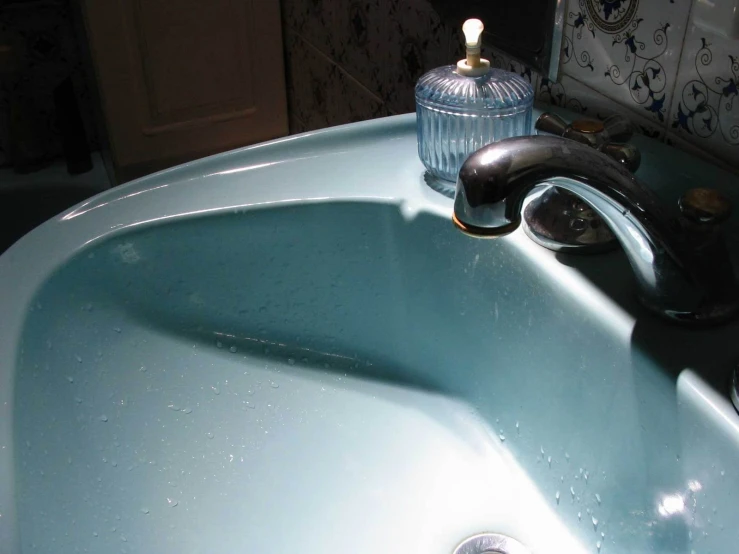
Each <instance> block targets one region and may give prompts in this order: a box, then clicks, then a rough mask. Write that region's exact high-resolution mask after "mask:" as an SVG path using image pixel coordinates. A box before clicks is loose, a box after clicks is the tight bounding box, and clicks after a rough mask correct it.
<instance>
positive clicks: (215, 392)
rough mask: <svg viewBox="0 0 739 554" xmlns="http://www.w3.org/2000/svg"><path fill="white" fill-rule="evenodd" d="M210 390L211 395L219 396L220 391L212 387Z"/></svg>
mask: <svg viewBox="0 0 739 554" xmlns="http://www.w3.org/2000/svg"><path fill="white" fill-rule="evenodd" d="M210 388H211V390H212V391H213V394H215V395H216V396H218V395H219V394H221V389H219V388H218V387H216V386H212V387H210Z"/></svg>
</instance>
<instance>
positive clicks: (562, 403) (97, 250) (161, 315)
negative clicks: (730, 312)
mask: <svg viewBox="0 0 739 554" xmlns="http://www.w3.org/2000/svg"><path fill="white" fill-rule="evenodd" d="M638 146H639V148H640V149H641V150H642V156H643V163H642V169H640V171H639V176H640V177H641V178H642V180H643V181H644V182H646V183H648V184H649V185H650V186H652V187H654V189H655V191H656V192H657V194H658V195H660V196H661V197H662V198H664V199H665V202H671V203H674V199H675V198H677V197H678V196H679V194H680V193H681V192H682V191H683V190H685V189H687V188H689V187H691V186H695V185H696V184H701V185H711V186H715V187H718V188H721V189H722V190H724V191H726V193H727V194H728V195H729V196H730V197H732V198H733V199H734V201H735V202H736V200H737V198H736V196H737V195H736V193H735V192H734V191H735V190H736V185H737V183H736V178H735V177H732V176H730V175H728V174H726V173H724V172H722V171H720V170H718V169H715V168H712V167H710V166H707V165H705V164H702V163H700V162H698V161H696V160H693V159H689V156H687V155H684V154H681V155H680V157H679V158H680V159H679V160H676V159H675V156H674V155H673V154H672V151H671V150H670V149H669V148H667V147H666V146H664V145H662V144H658V143H656V142H653V141H650V140H648V139H644V138H641V139H638ZM732 187H733V188H732ZM451 211H452V201H451V200H450V199H448V198H446V197H444V196H442V195H440V194H438V193H437V192H434V191H433V190H431V189H430V188H428V187H427V186H426V184H425V183H424V179H423V166H422V165H421V163H420V161H419V160H418V158H417V155H416V138H415V118H414V116H412V115H408V116H398V117H393V118H387V119H383V120H377V121H373V122H365V123H360V124H353V125H349V126H345V127H341V128H335V129H331V130H327V131H321V132H316V133H310V134H306V135H302V136H298V137H290V138H287V139H282V140H279V141H275V142H272V143H268V144H264V145H259V146H256V147H251V148H247V149H242V150H238V151H233V152H230V153H226V154H222V155H219V156H215V157H211V158H206V159H204V160H200V161H197V162H192V163H190V164H186V165H184V166H180V167H178V168H174V169H171V170H167V171H164V172H162V173H159V174H155V175H153V176H150V177H147V178H144V179H140V180H138V181H134V182H132V183H129V184H127V185H125V186H122V187H119V188H116V189H114V190H111V191H108V192H106V193H103V194H101V195H98V196H96V197H94V198H92V199H90V200H87V201H86V202H84V203H82V204H79V205H77V206H76V207H74V208H72V209H71V210H69V211H67V212H65V213H63V214H61V215H60V216H58V217H56V218H54V219H52V220H50V221H49V222H47V223H45V224H43V225H42V226H41V227H39V228H37V229H36V230H34V231H33V232H31V233H30V234H28V235H27V236H26V237H24V238H23V239H21V240H20V241H19V242H18V243H16V244H15V245H14V246H13V247H11V248H10V249H9V250H8V251H7V252H6V253H5V254H3V255H2V256H0V281H1V282H2V283H3V285H4V286H3V291H4V292H3V293H2V294H0V308H1V309H2V313H3V315H4V317H3V320H2V324H1V325H0V362H1V363H0V514H1V516H0V544H2V545H4V546H3V550H2V551H3V552H8V553H10V554H18V553H20V552H23V553H28V552H40V553H47V552H49V553H51V552H53V553H55V554H56V553H72V552H91V553H93V552H101V553H102V552H105V553H107V552H131V553H136V552H161V553H170V552H171V553H178V554H184V553H200V552H215V551H218V552H261V553H265V554H266V553H285V552H290V551H301V552H307V553H316V554H318V553H329V552H337V553H338V552H353V553H358V554H359V553H362V554H364V553H366V554H369V553H377V552H383V553H411V552H418V553H424V554H443V553H449V554H451V553H452V552H453V551H454V549H455V547H456V546H457V545H458V544H460V543H461V542H462V541H463V540H464V539H466V538H467V537H470V536H472V535H476V534H479V533H483V532H493V533H501V534H504V535H507V536H509V537H512V538H514V539H516V540H517V541H519V542H520V543H522V544H523V545H524V546H525V547H526V548H527V549H528V550H530V551H531V552H533V553H537V554H547V553H563V552H567V553H572V554H580V553H583V554H584V553H597V552H602V553H604V554H605V553H623V554H626V553H628V554H635V553H639V554H641V553H685V554H689V553H691V552H693V551H694V552H696V553H703V552H706V553H707V552H712V553H714V554H723V553H727V554H729V553H733V552H735V549H736V544H739V528H737V526H736V521H737V518H738V517H739V507H738V506H737V504H736V498H737V496H738V495H739V464H738V463H737V461H738V459H739V415H737V413H736V412H735V411H734V409H733V407H732V405H731V403H730V401H729V399H728V379H729V375H730V374H731V371H732V370H733V367H734V364H735V363H736V362H737V360H739V343H737V341H736V340H735V337H736V336H737V332H739V326H738V325H737V323H730V324H726V325H723V326H719V327H715V328H711V329H702V330H695V329H685V328H682V327H679V326H676V325H674V324H671V323H668V322H666V321H662V320H661V319H658V318H656V317H655V316H653V315H652V314H650V313H648V312H647V311H646V310H645V309H644V308H642V307H641V306H640V305H639V304H638V302H636V300H635V299H634V298H633V289H634V283H633V276H632V273H631V270H630V269H629V266H628V263H627V261H626V259H625V258H624V256H623V254H622V252H612V253H609V254H603V255H599V256H589V257H575V256H567V255H561V254H559V255H558V254H555V253H553V252H550V251H548V250H545V249H543V248H541V247H539V246H537V245H536V244H534V243H533V242H531V241H530V240H529V239H528V238H527V237H526V236H525V234H524V233H523V232H522V231H521V230H519V231H516V232H515V233H513V234H512V235H510V236H509V237H506V238H502V239H498V240H489V241H485V240H474V239H471V238H469V237H466V236H464V235H463V234H461V233H459V232H457V231H456V230H455V229H454V227H453V226H452V224H451V222H450V216H451ZM737 230H738V227H737V225H736V223H735V221H732V222H730V223H729V225H728V228H727V230H726V233H727V236H728V238H729V242H730V244H731V245H732V250H736V248H734V246H735V245H737V244H739V242H738V240H739V239H738V237H737Z"/></svg>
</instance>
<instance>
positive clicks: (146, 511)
mask: <svg viewBox="0 0 739 554" xmlns="http://www.w3.org/2000/svg"><path fill="white" fill-rule="evenodd" d="M141 513H142V514H148V513H149V508H141Z"/></svg>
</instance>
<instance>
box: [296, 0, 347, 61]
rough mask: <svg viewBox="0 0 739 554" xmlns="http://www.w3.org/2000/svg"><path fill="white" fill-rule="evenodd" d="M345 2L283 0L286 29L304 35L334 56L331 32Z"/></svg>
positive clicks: (320, 48) (323, 50)
mask: <svg viewBox="0 0 739 554" xmlns="http://www.w3.org/2000/svg"><path fill="white" fill-rule="evenodd" d="M343 3H344V2H336V1H333V0H282V21H283V27H284V31H291V32H294V33H297V34H299V35H300V36H302V37H303V38H304V39H305V40H306V41H308V42H310V43H311V44H312V45H313V46H315V47H316V48H318V49H319V50H320V51H321V52H324V53H325V54H327V55H328V56H329V57H333V56H334V54H335V52H334V51H333V44H332V42H331V33H332V32H333V30H334V20H335V12H336V11H337V9H339V7H340V6H341V5H342V4H343Z"/></svg>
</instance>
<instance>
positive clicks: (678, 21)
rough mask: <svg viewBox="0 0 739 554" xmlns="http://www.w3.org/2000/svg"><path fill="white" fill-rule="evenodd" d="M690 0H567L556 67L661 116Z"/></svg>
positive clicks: (640, 109)
mask: <svg viewBox="0 0 739 554" xmlns="http://www.w3.org/2000/svg"><path fill="white" fill-rule="evenodd" d="M689 11H690V0H674V1H671V0H568V2H567V10H566V18H565V32H564V39H563V43H562V62H563V64H562V71H563V73H565V74H566V75H570V76H572V77H575V78H576V79H578V80H579V81H581V82H583V83H585V84H587V85H588V86H590V87H592V88H593V89H595V90H597V91H598V92H600V93H602V94H604V95H605V96H608V97H609V98H612V99H614V100H616V101H618V102H620V103H621V104H622V105H624V106H627V107H629V108H631V109H633V110H635V111H637V112H640V113H642V115H644V116H645V117H647V118H650V119H652V120H654V121H656V122H658V123H664V122H666V121H667V114H668V113H669V102H670V99H671V94H672V90H673V87H674V83H675V79H676V76H677V70H678V64H679V56H680V51H681V48H682V41H683V38H684V35H685V28H686V23H687V19H688V13H689Z"/></svg>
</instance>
